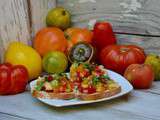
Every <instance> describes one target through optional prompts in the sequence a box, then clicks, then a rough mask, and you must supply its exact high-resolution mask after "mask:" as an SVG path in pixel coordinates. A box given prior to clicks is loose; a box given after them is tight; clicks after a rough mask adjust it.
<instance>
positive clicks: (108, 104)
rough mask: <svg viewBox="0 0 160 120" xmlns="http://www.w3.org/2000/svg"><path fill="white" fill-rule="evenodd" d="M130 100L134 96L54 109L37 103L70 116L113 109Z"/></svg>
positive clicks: (40, 103)
mask: <svg viewBox="0 0 160 120" xmlns="http://www.w3.org/2000/svg"><path fill="white" fill-rule="evenodd" d="M130 99H132V96H131V95H130V94H127V95H124V96H122V97H119V98H116V99H113V100H109V101H103V102H99V103H91V104H84V105H74V106H67V107H53V106H49V105H47V104H45V103H42V102H40V101H39V100H36V102H38V104H39V105H40V106H42V107H45V109H47V110H49V111H54V112H57V113H58V114H68V113H73V112H78V111H88V110H95V109H106V108H112V107H114V106H117V105H120V104H123V103H125V102H127V101H129V100H130Z"/></svg>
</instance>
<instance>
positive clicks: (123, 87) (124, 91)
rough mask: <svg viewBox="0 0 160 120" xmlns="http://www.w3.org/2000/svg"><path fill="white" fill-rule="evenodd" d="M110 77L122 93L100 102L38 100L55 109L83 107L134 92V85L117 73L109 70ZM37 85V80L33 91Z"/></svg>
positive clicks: (32, 84) (32, 83) (33, 83)
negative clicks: (83, 105) (82, 105)
mask: <svg viewBox="0 0 160 120" xmlns="http://www.w3.org/2000/svg"><path fill="white" fill-rule="evenodd" d="M107 72H108V74H109V77H110V78H111V79H113V80H115V81H116V82H117V83H118V84H119V85H120V86H121V92H120V93H118V94H116V95H114V96H111V97H107V98H102V99H98V100H90V101H82V100H78V99H71V100H59V99H42V98H37V99H38V100H40V101H41V102H43V103H46V104H48V105H51V106H55V107H64V106H72V105H81V104H89V103H95V102H101V101H107V100H111V99H114V98H117V97H120V96H123V95H125V94H127V93H129V92H131V91H132V90H133V87H132V85H131V84H130V83H129V82H128V81H127V80H126V79H125V78H124V77H122V76H121V75H120V74H118V73H115V72H113V71H110V70H107ZM35 84H36V80H35V81H32V82H31V83H30V87H31V91H32V90H33V88H34V86H35Z"/></svg>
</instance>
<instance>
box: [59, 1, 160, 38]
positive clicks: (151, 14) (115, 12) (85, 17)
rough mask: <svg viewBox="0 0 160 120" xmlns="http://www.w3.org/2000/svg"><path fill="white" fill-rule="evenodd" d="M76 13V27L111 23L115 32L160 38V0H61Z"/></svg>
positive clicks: (61, 4)
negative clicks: (96, 20) (95, 23)
mask: <svg viewBox="0 0 160 120" xmlns="http://www.w3.org/2000/svg"><path fill="white" fill-rule="evenodd" d="M58 6H64V7H65V8H67V9H68V10H70V12H71V13H72V18H73V23H74V24H75V25H76V26H86V25H87V24H88V22H89V21H90V20H92V19H98V20H107V21H109V22H111V23H112V25H113V28H114V31H115V32H121V33H134V34H146V35H148V34H149V35H157V36H160V21H159V19H160V12H159V11H160V8H159V6H160V1H159V0H58Z"/></svg>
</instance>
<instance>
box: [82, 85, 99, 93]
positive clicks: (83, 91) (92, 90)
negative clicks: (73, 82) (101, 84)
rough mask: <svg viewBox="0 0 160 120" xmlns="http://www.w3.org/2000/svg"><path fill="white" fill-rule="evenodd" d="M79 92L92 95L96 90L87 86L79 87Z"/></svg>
mask: <svg viewBox="0 0 160 120" xmlns="http://www.w3.org/2000/svg"><path fill="white" fill-rule="evenodd" d="M79 91H80V92H82V93H86V94H92V93H95V92H96V88H95V87H93V86H89V87H88V88H82V87H79Z"/></svg>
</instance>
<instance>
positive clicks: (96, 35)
mask: <svg viewBox="0 0 160 120" xmlns="http://www.w3.org/2000/svg"><path fill="white" fill-rule="evenodd" d="M111 44H116V37H115V35H114V33H113V30H112V26H111V24H110V23H108V22H97V23H96V24H95V26H94V29H93V45H94V46H95V47H96V48H97V49H98V50H101V49H103V48H104V47H106V46H108V45H111Z"/></svg>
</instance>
